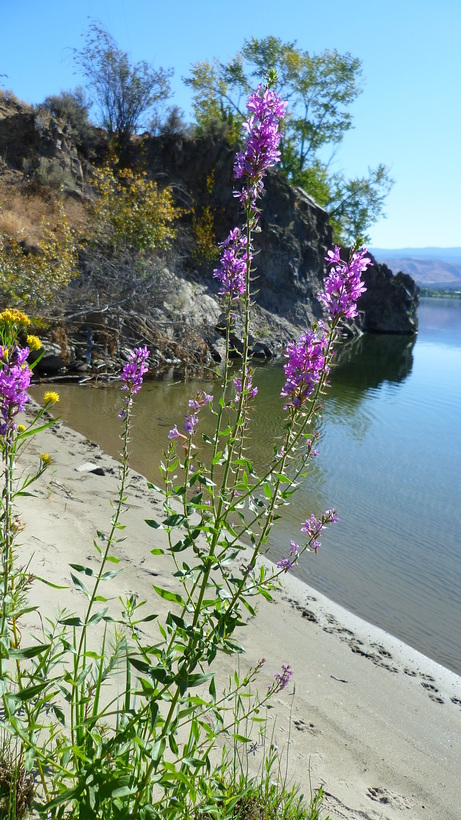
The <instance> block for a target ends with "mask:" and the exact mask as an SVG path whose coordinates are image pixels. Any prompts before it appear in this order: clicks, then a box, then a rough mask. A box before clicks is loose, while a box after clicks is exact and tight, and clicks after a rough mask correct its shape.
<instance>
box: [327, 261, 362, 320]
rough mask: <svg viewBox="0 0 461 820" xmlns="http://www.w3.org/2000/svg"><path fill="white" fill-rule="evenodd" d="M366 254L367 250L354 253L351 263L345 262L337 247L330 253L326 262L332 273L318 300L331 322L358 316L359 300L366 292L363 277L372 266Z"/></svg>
mask: <svg viewBox="0 0 461 820" xmlns="http://www.w3.org/2000/svg"><path fill="white" fill-rule="evenodd" d="M366 254H367V249H366V248H362V249H361V250H359V251H353V252H352V253H351V256H350V259H349V262H344V261H343V260H342V259H341V255H340V249H339V248H338V246H337V245H335V249H334V251H328V255H327V256H326V261H327V264H328V265H329V266H330V273H329V274H328V276H327V278H326V279H325V282H324V286H323V291H322V292H320V293H319V294H317V298H318V300H319V302H321V303H322V305H323V307H324V310H325V312H326V313H327V316H328V317H329V318H330V319H331V320H334V321H335V320H337V319H339V318H340V317H344V318H347V319H353V318H354V317H355V316H357V304H356V302H357V299H358V298H359V296H360V295H361V294H362V293H363V292H364V291H365V290H366V287H365V285H364V284H363V282H362V280H361V276H362V273H363V272H364V271H365V270H366V269H367V267H368V265H371V260H370V259H369V258H368V257H367V255H366Z"/></svg>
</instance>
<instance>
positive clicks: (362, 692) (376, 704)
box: [18, 423, 461, 820]
mask: <svg viewBox="0 0 461 820" xmlns="http://www.w3.org/2000/svg"><path fill="white" fill-rule="evenodd" d="M43 452H47V453H49V455H50V456H51V457H52V465H51V466H50V468H49V470H48V471H47V472H46V473H45V475H44V476H42V478H41V479H40V480H39V482H38V484H36V485H35V492H36V496H35V497H34V498H31V499H24V500H22V501H21V507H20V517H21V520H22V521H23V522H24V523H25V525H26V527H25V529H24V531H23V532H22V533H21V552H23V554H24V556H25V557H26V556H29V555H30V556H31V569H32V570H33V571H34V572H35V573H36V574H37V575H41V576H46V577H47V578H48V579H49V580H50V581H53V582H55V583H60V584H63V583H67V582H68V583H69V584H70V587H69V589H68V590H64V591H63V590H59V591H58V590H51V589H49V588H48V587H43V585H40V584H36V586H35V587H34V591H33V595H32V597H33V599H34V600H35V602H36V603H37V604H38V605H39V606H40V612H41V614H42V615H46V614H47V613H53V612H54V613H55V612H56V611H57V609H58V608H59V607H63V606H66V607H68V608H69V609H71V610H75V609H78V607H79V605H80V600H79V597H80V596H79V594H78V593H77V592H76V591H75V589H74V588H73V587H72V585H71V583H70V571H69V566H68V565H69V563H70V562H76V563H86V562H87V561H88V562H93V561H95V554H94V549H93V547H92V542H93V538H94V537H95V533H96V531H97V530H101V529H104V530H106V531H107V529H108V527H109V520H110V515H111V507H110V500H111V499H114V498H115V497H116V490H117V476H118V464H117V462H116V461H114V460H113V459H112V458H110V457H109V456H108V455H106V454H104V453H103V452H102V451H101V450H100V449H99V447H97V446H96V445H94V444H92V443H91V442H89V441H87V440H85V439H84V438H83V437H82V436H81V435H80V434H78V433H76V432H74V431H73V430H71V429H68V428H66V427H64V426H63V425H61V424H60V423H57V424H55V425H54V426H53V428H51V429H50V430H47V431H45V432H43V433H41V434H40V435H39V436H38V437H36V438H34V439H32V440H30V443H29V444H28V447H27V450H25V451H24V453H23V454H22V455H21V458H20V460H19V463H18V472H19V473H20V472H21V471H22V470H23V469H26V467H27V464H28V463H35V464H37V461H38V457H39V454H40V453H43ZM88 464H93V465H96V466H97V467H98V468H100V469H99V472H100V473H103V474H102V475H98V474H95V473H93V472H90V471H89V470H88V469H79V468H81V467H83V466H84V465H88ZM127 501H128V504H127V511H126V513H125V515H124V518H123V523H124V524H125V525H126V530H125V532H124V534H125V535H126V540H125V541H124V542H123V543H121V544H119V545H118V546H117V550H118V553H119V555H120V557H121V558H122V559H123V561H122V562H121V565H123V568H124V571H123V572H122V573H121V574H120V575H119V576H118V577H117V578H116V579H115V580H113V581H112V582H111V584H112V586H111V588H110V593H111V595H113V596H115V597H116V596H118V595H119V594H128V593H132V592H133V593H136V594H139V595H140V596H142V597H143V598H146V599H147V600H149V602H151V604H152V606H151V609H150V610H149V611H158V608H159V599H158V597H157V596H156V595H155V594H154V593H153V591H152V583H156V582H157V583H159V584H160V585H162V584H163V585H165V586H168V584H169V583H170V579H169V573H168V564H167V563H166V559H165V558H163V557H159V556H153V555H151V552H150V550H151V549H152V548H153V547H154V546H156V545H158V544H159V543H160V542H161V538H162V533H161V532H159V531H154V530H152V529H151V528H149V527H147V525H146V524H145V523H144V522H145V519H146V518H152V517H154V516H155V514H156V513H157V514H158V513H159V510H160V502H159V500H158V498H157V497H156V495H155V493H154V492H153V491H151V490H149V489H148V488H147V485H146V481H145V479H144V478H143V477H142V476H141V475H139V474H137V473H135V472H133V473H132V474H131V480H130V489H129V492H128V499H127ZM159 539H160V541H159ZM241 640H242V642H243V644H244V646H245V650H246V653H245V655H243V656H242V657H241V658H240V668H241V669H242V670H246V669H248V668H250V667H252V666H254V665H255V664H256V663H257V662H258V660H259V659H260V658H261V657H263V656H264V657H265V658H266V663H265V665H264V668H263V670H262V672H261V674H260V684H259V685H260V687H261V690H262V691H265V688H266V687H267V685H268V683H269V682H270V680H271V679H272V673H273V672H275V671H278V670H280V666H281V664H282V663H289V664H290V665H291V666H292V668H293V670H294V675H293V678H292V682H291V683H290V685H289V686H288V687H287V688H286V689H285V690H284V691H283V692H281V693H279V695H278V696H277V697H276V698H275V699H274V705H275V708H274V709H273V710H272V712H271V720H273V719H275V724H274V740H275V742H276V743H277V745H278V747H279V749H280V751H281V753H282V755H283V756H284V755H285V754H286V753H287V751H288V764H289V777H290V778H291V779H292V780H293V782H297V783H299V784H300V786H301V787H302V789H303V790H304V792H305V793H308V792H309V788H310V784H311V786H312V788H317V787H318V786H320V785H323V787H324V791H325V795H326V799H325V804H324V805H325V814H326V813H327V812H328V814H329V815H330V817H331V818H332V820H339V818H369V820H378V819H379V820H395V819H396V818H401V819H402V820H419V819H420V818H424V820H438V819H439V818H440V820H442V818H443V820H459V818H461V678H460V677H458V676H457V675H455V674H454V673H452V672H450V671H448V670H447V669H445V668H443V667H441V666H440V665H438V664H437V663H435V662H433V661H431V660H430V659H428V658H426V657H425V656H423V655H421V654H420V653H418V652H416V651H415V650H413V649H411V648H410V647H408V646H406V645H405V644H403V643H401V642H400V641H398V640H397V639H396V638H393V637H391V636H390V635H388V634H387V633H385V632H383V631H381V630H379V629H377V628H376V627H373V626H371V625H370V624H368V623H366V622H365V621H362V620H361V619H359V618H357V617H355V616H353V615H352V614H351V613H349V612H347V611H346V610H344V609H343V608H341V607H340V606H338V605H336V604H334V603H333V602H332V601H330V600H328V599H327V598H325V597H323V596H322V595H321V594H319V593H318V592H316V591H314V590H313V589H311V588H310V587H308V586H307V585H306V584H304V583H303V582H302V581H299V580H298V579H296V578H293V577H290V576H289V575H287V576H285V578H284V583H283V590H281V591H280V592H277V593H275V599H274V602H273V603H269V602H266V601H262V602H261V604H259V608H258V614H257V617H256V618H250V619H249V621H248V625H247V628H246V630H244V634H243V636H242V637H241ZM234 663H235V659H232V658H231V659H229V658H227V657H224V659H219V660H218V664H219V666H220V670H221V672H222V673H223V675H227V674H228V673H229V672H230V671H231V670H232V668H233V664H234ZM292 684H293V685H292ZM256 740H257V738H256ZM261 756H262V751H261V748H260V746H257V747H255V748H253V751H252V752H251V753H250V755H249V757H250V760H249V762H250V765H251V767H252V768H254V767H257V766H258V765H259V764H260V762H261Z"/></svg>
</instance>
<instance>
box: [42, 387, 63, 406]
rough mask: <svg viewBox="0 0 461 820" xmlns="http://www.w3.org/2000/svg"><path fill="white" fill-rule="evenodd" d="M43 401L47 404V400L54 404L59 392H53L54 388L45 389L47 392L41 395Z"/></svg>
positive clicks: (57, 399)
mask: <svg viewBox="0 0 461 820" xmlns="http://www.w3.org/2000/svg"><path fill="white" fill-rule="evenodd" d="M43 401H44V402H45V404H48V402H52V403H53V404H56V402H57V401H59V393H55V391H54V390H47V392H46V393H45V395H44V396H43Z"/></svg>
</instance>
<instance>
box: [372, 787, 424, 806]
mask: <svg viewBox="0 0 461 820" xmlns="http://www.w3.org/2000/svg"><path fill="white" fill-rule="evenodd" d="M367 797H369V798H370V800H373V801H374V802H375V803H381V804H383V805H385V806H390V807H391V808H393V809H411V808H412V805H413V804H412V801H410V800H408V799H407V798H406V797H403V795H401V794H392V792H389V791H388V790H387V789H381V788H380V787H379V786H371V787H370V788H369V789H368V790H367Z"/></svg>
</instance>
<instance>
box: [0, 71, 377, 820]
mask: <svg viewBox="0 0 461 820" xmlns="http://www.w3.org/2000/svg"><path fill="white" fill-rule="evenodd" d="M247 108H248V118H247V120H246V122H245V124H244V128H243V135H244V147H243V148H242V150H241V151H240V152H239V153H238V154H237V157H236V161H235V168H234V171H235V178H236V180H238V182H239V187H236V190H235V192H234V193H235V196H236V197H237V198H238V200H239V202H240V204H241V208H242V224H241V225H240V226H237V227H235V228H233V229H232V230H231V231H230V233H229V235H228V237H227V239H226V240H225V241H224V242H223V243H222V244H221V259H220V264H219V266H218V267H217V269H216V270H215V272H214V276H215V277H216V279H217V280H218V281H219V283H220V293H221V296H222V298H223V301H224V304H225V309H226V315H227V332H226V357H225V362H224V366H223V371H222V373H221V374H220V376H221V378H220V383H219V385H218V386H217V389H216V390H214V395H211V394H208V393H206V392H204V391H203V390H202V391H199V392H198V393H197V394H196V395H194V396H192V397H191V398H190V401H189V405H188V407H187V408H186V412H185V417H184V420H183V421H182V422H180V421H179V420H174V421H175V423H173V426H172V427H171V429H170V432H169V434H168V442H167V449H166V451H165V454H164V460H163V462H162V465H161V475H162V482H161V485H160V486H158V487H156V486H154V485H152V484H151V485H149V486H150V487H151V488H153V489H155V490H157V491H158V492H159V493H160V494H161V496H162V499H163V504H162V515H161V516H160V517H159V519H158V520H157V519H156V520H154V519H150V520H148V521H147V522H146V523H147V524H148V526H149V527H151V528H152V529H153V530H154V531H155V532H158V531H160V530H162V531H163V533H164V536H163V542H159V539H158V538H156V539H155V545H154V546H153V548H152V554H153V555H159V554H161V553H166V554H167V555H168V556H169V557H170V560H171V562H172V568H173V569H172V578H171V579H170V581H172V583H170V584H169V585H168V586H161V585H160V584H155V585H153V592H154V594H155V596H157V598H158V599H160V601H162V602H163V605H164V606H166V607H167V610H168V611H167V614H166V616H165V617H163V616H159V613H158V612H155V613H150V614H147V615H146V614H144V606H145V603H146V602H140V601H139V600H138V599H137V597H136V596H135V595H133V594H131V595H129V596H128V597H126V598H123V599H121V611H120V610H117V612H116V613H115V614H114V613H112V612H111V609H110V601H109V599H107V598H105V597H104V596H103V595H102V593H101V583H102V581H110V579H111V578H113V577H114V576H115V575H116V574H117V573H118V572H119V571H120V570H119V569H118V568H117V569H110V568H108V567H109V564H117V563H119V562H120V559H119V558H118V557H117V556H116V554H115V552H114V550H113V545H114V544H115V543H116V542H117V541H120V540H123V539H121V538H119V537H118V532H119V530H120V529H121V528H122V524H121V516H122V514H123V510H124V506H125V502H126V493H127V487H128V443H129V431H130V425H131V413H132V406H133V397H134V396H135V395H136V393H137V392H138V391H139V389H140V388H141V386H142V382H143V378H144V376H145V373H146V372H147V367H148V364H147V362H148V356H149V351H148V350H147V348H145V347H141V348H137V349H136V350H135V351H134V352H133V355H132V358H131V360H130V361H129V362H128V364H127V365H126V366H125V368H124V370H123V372H122V376H121V379H122V389H123V390H124V402H123V407H122V409H121V412H120V414H119V416H120V418H121V420H122V425H123V432H122V442H123V446H122V467H121V478H120V487H119V495H118V498H117V501H116V503H115V504H114V514H113V517H112V521H111V528H110V531H109V533H108V534H106V535H101V534H99V536H100V537H99V539H98V540H97V541H95V546H96V549H97V552H98V555H99V564H98V568H97V570H95V569H94V567H93V566H83V565H76V564H73V565H72V573H71V579H72V583H73V585H74V587H75V588H76V590H77V592H78V593H79V594H80V596H81V598H82V600H84V601H85V602H86V603H85V608H84V611H83V612H82V613H69V612H68V611H63V612H61V613H59V615H58V617H57V619H56V621H53V620H52V619H49V620H48V622H47V626H46V627H44V629H43V634H42V638H41V640H40V641H38V642H37V644H36V645H35V646H31V647H23V646H22V645H21V639H20V632H19V630H18V629H17V619H16V620H15V618H16V615H14V617H13V615H12V610H11V606H10V604H9V603H4V605H3V613H2V627H1V628H2V633H1V644H2V647H3V650H2V651H0V684H1V687H2V697H3V704H4V713H5V718H4V720H3V725H4V726H5V727H6V728H7V730H8V731H10V732H11V733H14V734H16V736H17V737H19V738H20V740H21V744H22V749H23V751H24V756H25V759H26V761H27V765H28V766H29V767H30V768H33V769H34V770H35V771H36V772H37V778H38V781H39V783H40V787H39V790H38V797H37V801H36V808H37V810H38V811H39V813H40V814H41V816H43V817H46V818H52V820H58V818H59V820H60V819H61V818H64V817H67V818H81V820H88V819H89V818H94V819H95V820H103V818H104V820H116V818H126V817H136V818H140V819H141V820H151V819H152V818H156V819H157V820H160V818H161V819H162V820H164V818H169V819H171V820H179V818H184V817H192V816H196V815H195V814H194V812H195V811H198V810H200V811H203V812H208V816H228V815H225V814H224V811H225V809H226V806H227V807H228V809H229V811H231V809H232V806H233V805H234V803H235V796H231V797H229V795H228V794H227V793H226V791H225V790H224V791H223V788H222V783H223V773H224V774H225V773H226V769H225V768H224V769H222V768H220V767H219V766H218V768H217V769H216V764H215V763H213V749H214V748H215V746H216V741H217V737H218V736H219V735H224V736H225V737H232V738H233V739H234V742H235V743H238V744H241V743H246V742H248V740H249V738H248V737H246V736H245V735H243V733H242V730H241V727H242V726H245V724H246V722H247V721H248V719H249V717H250V716H251V715H252V714H254V712H255V710H256V711H258V710H260V709H261V707H262V706H264V705H265V704H266V703H267V702H268V701H269V699H270V698H271V697H273V695H274V694H275V693H277V692H280V691H282V690H283V689H284V688H285V687H287V686H288V684H289V682H290V680H291V677H292V675H293V670H292V668H291V666H290V664H289V663H288V662H287V661H288V660H289V659H284V660H283V663H282V664H281V671H275V672H273V673H272V675H270V676H269V677H268V679H267V680H266V683H265V686H263V691H262V694H260V695H258V694H257V695H255V696H250V693H249V691H248V688H249V686H250V684H251V683H252V682H253V680H254V679H255V678H256V677H257V676H259V677H260V676H262V675H264V671H263V666H264V662H265V661H264V658H262V659H261V661H260V662H259V663H258V664H257V666H256V667H255V668H254V669H250V670H248V671H247V673H246V675H244V676H243V677H241V676H239V674H238V673H237V672H235V674H234V676H233V678H232V679H231V681H230V683H229V685H228V687H226V688H225V689H222V688H220V685H219V683H218V679H217V675H216V664H215V661H216V658H217V656H218V655H219V653H225V654H226V655H235V654H237V655H238V654H240V653H241V652H242V651H243V647H242V645H241V642H240V639H239V631H240V628H241V627H242V626H243V625H244V622H245V620H244V615H245V610H246V611H247V612H249V613H250V614H251V615H256V609H255V601H256V600H257V598H258V596H263V598H266V599H271V593H272V590H273V589H274V588H275V586H276V585H277V584H279V583H280V578H281V576H282V575H283V574H284V573H285V572H287V571H288V570H290V569H291V568H292V567H293V566H294V565H295V564H296V563H297V561H298V560H299V558H300V556H301V555H302V553H303V552H305V551H315V552H316V551H317V550H318V548H319V545H320V537H321V534H322V531H323V529H324V528H325V527H326V526H328V525H329V524H332V523H334V522H335V521H337V520H338V516H337V513H336V511H335V510H326V511H323V512H322V511H315V512H313V513H312V512H310V511H309V512H310V514H309V513H307V512H306V513H305V515H303V517H304V521H300V535H299V536H298V537H297V540H296V541H295V540H292V541H291V542H290V545H289V546H287V555H286V557H284V558H282V559H281V560H280V561H279V562H278V564H277V565H276V566H273V568H272V569H267V566H268V565H267V563H263V562H260V561H259V560H258V559H259V557H260V556H261V554H263V553H264V552H265V551H266V549H267V543H268V540H269V537H270V533H271V529H272V526H273V525H274V523H275V522H276V520H277V518H278V515H279V513H278V510H279V508H280V507H281V506H283V505H285V504H287V503H289V500H290V497H291V495H292V494H293V492H294V491H295V488H296V482H297V480H298V478H299V476H300V475H303V474H304V473H305V471H306V470H307V465H308V461H309V459H310V458H312V457H314V456H315V455H316V442H317V434H316V432H315V418H316V415H317V414H318V412H319V409H320V406H321V399H322V394H323V393H324V391H325V389H326V387H327V385H328V376H329V372H330V368H331V363H332V358H333V354H334V346H335V342H336V340H337V337H338V332H339V328H340V325H341V322H342V320H343V319H344V318H346V317H347V318H351V317H354V316H355V315H356V310H357V308H356V301H357V299H358V297H359V296H360V294H361V292H362V291H363V290H364V287H363V284H362V282H361V273H362V272H363V270H364V269H365V268H366V266H367V264H368V261H369V260H368V259H367V257H366V252H365V251H364V250H353V251H352V253H351V255H350V257H349V259H348V260H347V261H345V260H344V259H343V258H342V256H341V253H340V250H339V248H335V249H334V250H333V251H330V252H329V254H328V258H327V265H328V268H329V272H328V275H327V277H326V279H325V282H324V289H323V291H322V293H320V294H319V300H320V302H321V304H322V305H323V307H324V318H323V320H322V321H320V322H318V323H317V324H316V325H315V326H314V327H313V328H310V329H308V330H306V331H305V332H304V333H303V334H302V335H301V337H300V338H299V340H298V341H297V342H292V343H291V344H289V345H288V348H287V350H286V363H285V376H286V381H285V384H284V386H283V389H282V393H281V401H282V402H283V406H284V408H285V411H286V421H285V427H284V430H283V436H282V438H281V440H280V441H279V442H278V444H277V446H276V447H275V448H274V456H273V459H272V462H271V463H270V464H269V465H268V467H267V469H266V471H265V472H264V473H263V474H262V475H259V476H258V475H257V474H256V471H255V469H254V466H253V464H252V463H251V461H250V460H249V459H248V457H247V453H246V440H247V435H248V431H249V428H250V427H251V418H252V405H253V399H254V397H255V395H256V393H257V387H256V386H255V384H254V381H253V379H254V373H253V370H252V367H251V361H250V353H249V337H250V322H251V280H252V271H253V268H252V265H253V259H254V255H255V254H254V247H253V242H254V236H255V233H257V232H258V231H259V229H260V227H259V216H260V200H261V197H262V195H263V193H264V178H265V175H266V174H267V172H268V171H269V170H270V169H271V168H273V167H274V166H275V165H276V163H277V162H278V160H279V158H280V151H279V144H280V136H281V133H280V128H281V123H282V121H283V118H284V116H285V110H286V104H285V103H284V102H283V101H282V100H281V99H280V98H279V97H278V95H277V94H276V92H275V90H274V88H273V87H272V85H271V83H269V84H268V86H267V87H262V86H260V87H258V89H257V91H256V92H255V93H254V94H252V95H251V96H250V99H249V101H248V104H247ZM237 312H240V313H241V315H242V319H243V327H244V338H243V351H242V354H241V359H240V365H239V369H238V371H237V372H236V371H235V370H232V369H231V365H230V360H231V352H232V351H231V330H232V324H233V321H234V317H235V314H236V313H237ZM6 347H7V350H6V352H5V349H4V348H2V349H1V351H0V352H1V353H2V359H1V361H2V365H1V366H2V370H1V372H0V396H1V401H2V404H1V408H0V414H1V418H0V422H1V424H2V428H1V430H0V435H1V436H2V437H3V438H2V439H1V440H2V442H3V444H2V446H3V452H4V454H9V453H12V452H13V449H14V448H15V447H16V446H17V443H18V442H20V441H21V436H24V435H26V434H27V433H28V432H29V431H27V430H20V429H19V427H17V426H16V416H17V413H18V412H19V411H20V409H21V408H22V407H23V406H24V402H25V401H26V400H27V398H26V394H25V390H26V388H27V386H28V383H29V381H30V377H29V373H28V371H27V369H26V368H27V364H26V359H27V356H26V354H25V353H24V352H23V351H22V352H21V351H20V349H19V348H18V347H17V346H16V345H15V343H13V344H12V343H11V341H10V342H8V344H7V345H6ZM28 379H29V381H28ZM204 414H211V415H212V417H213V418H214V420H215V426H214V433H213V435H211V436H209V435H206V434H205V433H201V426H202V423H201V422H202V418H203V416H204ZM8 457H10V456H8ZM13 461H14V460H11V462H10V474H11V475H10V478H9V479H8V481H10V495H11V493H12V492H13V490H12V487H13V484H12V473H13ZM41 464H43V465H45V460H44V459H43V460H42V461H41ZM40 469H42V467H41V468H40ZM5 498H6V499H7V502H6V503H7V505H8V507H9V508H11V501H12V497H11V498H10V496H9V495H8V492H7V494H6V496H5ZM7 520H8V521H9V525H8V526H9V527H10V528H11V523H12V515H11V512H9V513H8V515H7ZM165 536H166V538H165ZM8 538H9V539H10V540H9V541H8V540H7V536H6V534H5V537H4V542H5V544H7V547H6V553H5V554H6V555H8V554H9V555H10V556H11V549H10V547H11V544H12V538H11V537H10V536H8ZM244 542H245V543H244ZM298 542H299V543H298ZM161 543H165V544H166V546H161ZM8 544H9V545H10V547H8ZM5 561H6V563H5ZM12 566H13V563H12V559H11V558H7V559H5V560H4V564H3V567H4V569H3V575H4V579H5V577H6V576H7V577H8V579H10V580H8V581H7V582H6V583H5V580H4V595H3V600H4V602H7V601H9V600H11V595H10V588H11V589H12V588H13V587H14V584H13V585H12V584H11V578H12V576H13V570H12ZM20 575H21V574H20ZM21 577H22V578H24V577H25V573H24V572H23V573H22V576H21ZM8 584H9V585H10V586H8ZM8 596H9V597H8ZM14 611H15V612H19V616H20V614H21V610H20V609H18V607H16V610H14ZM19 616H18V617H19ZM111 629H112V631H110V630H111ZM94 630H96V637H95V635H94ZM101 633H102V637H101ZM98 635H99V639H100V648H99V649H97V648H95V647H96V646H97V638H98ZM121 669H124V670H125V672H124V674H123V675H122V674H121V671H120V670H121ZM111 676H114V677H115V686H114V688H113V689H112V690H111V695H110V697H109V698H107V697H105V698H103V696H102V691H103V685H104V684H105V683H107V682H108V681H109V680H110V678H111ZM244 696H245V697H244ZM233 704H234V705H235V704H237V706H236V707H235V706H233ZM50 715H51V717H50ZM53 716H54V717H53ZM226 801H227V802H226ZM229 816H230V815H229Z"/></svg>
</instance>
